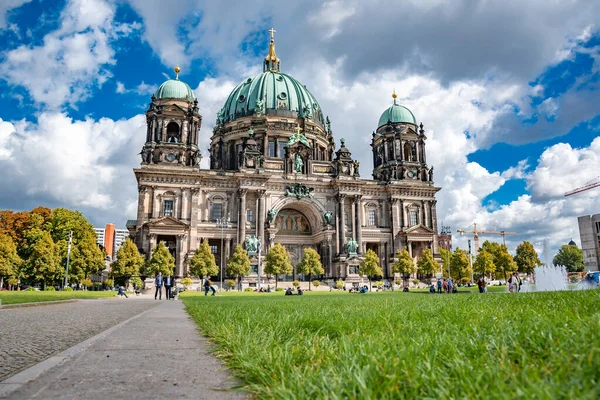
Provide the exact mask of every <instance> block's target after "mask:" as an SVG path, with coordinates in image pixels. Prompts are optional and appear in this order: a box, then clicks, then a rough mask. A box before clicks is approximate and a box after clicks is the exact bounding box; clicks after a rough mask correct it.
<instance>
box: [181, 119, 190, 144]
mask: <svg viewBox="0 0 600 400" xmlns="http://www.w3.org/2000/svg"><path fill="white" fill-rule="evenodd" d="M181 125H182V126H181V142H182V143H187V138H188V120H187V119H184V120H183V123H182V124H181Z"/></svg>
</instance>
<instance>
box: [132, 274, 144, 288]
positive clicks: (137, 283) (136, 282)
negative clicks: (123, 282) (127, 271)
mask: <svg viewBox="0 0 600 400" xmlns="http://www.w3.org/2000/svg"><path fill="white" fill-rule="evenodd" d="M129 283H131V284H132V285H133V286H134V287H136V288H138V289H141V288H142V287H144V282H142V280H141V279H140V278H139V277H137V276H136V277H133V278H131V279H130V280H129Z"/></svg>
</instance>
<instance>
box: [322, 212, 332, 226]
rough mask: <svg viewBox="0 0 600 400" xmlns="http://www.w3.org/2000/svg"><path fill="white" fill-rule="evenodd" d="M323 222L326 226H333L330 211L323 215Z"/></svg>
mask: <svg viewBox="0 0 600 400" xmlns="http://www.w3.org/2000/svg"><path fill="white" fill-rule="evenodd" d="M323 221H325V223H326V224H327V225H333V213H332V212H331V211H326V212H325V214H323Z"/></svg>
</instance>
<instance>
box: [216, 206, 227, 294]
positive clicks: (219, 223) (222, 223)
mask: <svg viewBox="0 0 600 400" xmlns="http://www.w3.org/2000/svg"><path fill="white" fill-rule="evenodd" d="M217 227H219V228H221V274H220V275H221V287H220V288H219V290H223V258H224V257H223V229H225V228H229V226H228V225H227V221H226V220H225V218H222V217H221V218H217Z"/></svg>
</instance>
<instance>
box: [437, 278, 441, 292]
mask: <svg viewBox="0 0 600 400" xmlns="http://www.w3.org/2000/svg"><path fill="white" fill-rule="evenodd" d="M437 289H438V290H437V292H438V293H439V294H442V280H441V279H438V281H437Z"/></svg>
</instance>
